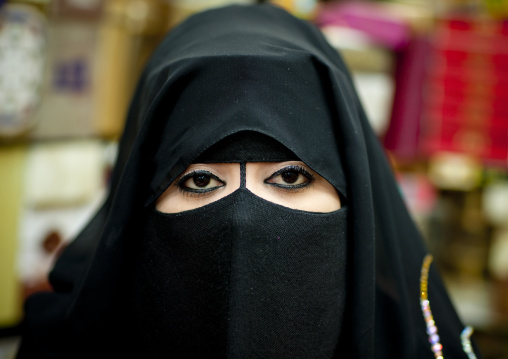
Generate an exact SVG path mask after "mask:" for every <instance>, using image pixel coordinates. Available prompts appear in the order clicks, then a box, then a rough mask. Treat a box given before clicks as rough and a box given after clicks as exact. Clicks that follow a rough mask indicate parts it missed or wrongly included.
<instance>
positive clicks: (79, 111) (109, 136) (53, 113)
mask: <svg viewBox="0 0 508 359" xmlns="http://www.w3.org/2000/svg"><path fill="white" fill-rule="evenodd" d="M249 2H254V0H235V1H231V0H32V1H28V0H26V1H14V0H12V1H6V0H3V1H2V0H0V359H4V358H5V359H6V358H12V357H13V356H14V353H15V350H16V346H17V344H18V337H17V335H18V324H19V322H20V320H21V318H22V305H23V301H24V299H25V298H26V296H27V295H29V294H31V293H33V292H36V291H42V290H50V287H49V285H48V283H47V281H46V274H47V272H48V270H49V269H50V268H51V266H52V263H53V261H54V258H55V257H56V256H57V255H58V253H59V251H60V250H61V249H62V248H64V247H65V245H66V243H68V241H70V240H72V238H73V237H74V236H75V235H76V234H77V232H79V230H80V229H81V228H82V227H83V226H84V224H85V223H86V222H87V221H88V219H89V218H90V216H91V215H92V214H93V213H94V211H95V210H96V209H97V207H98V206H99V205H100V204H101V202H102V200H103V198H104V193H105V191H106V188H107V185H108V179H109V173H110V171H111V167H112V165H113V162H114V160H115V154H116V146H117V141H118V139H119V136H120V135H121V131H122V127H123V121H124V118H125V115H126V110H127V106H128V103H129V101H130V97H131V94H132V91H133V88H134V86H135V84H136V81H137V79H138V76H139V73H140V71H141V69H142V67H143V65H144V62H145V60H146V58H147V57H148V56H149V54H150V53H151V51H152V50H153V49H154V47H155V46H156V45H157V44H158V42H159V41H160V40H161V38H162V36H163V35H164V34H165V33H167V32H168V31H171V29H172V28H173V27H174V26H175V25H176V24H178V23H179V22H180V21H182V20H183V19H185V18H186V17H187V16H189V15H190V14H192V13H195V12H197V11H200V10H204V9H207V8H212V7H216V6H221V5H226V4H230V3H249ZM265 2H271V3H272V4H274V5H277V6H281V7H283V8H285V9H287V10H288V11H289V12H291V13H293V14H294V15H295V16H298V17H300V18H303V19H305V20H306V21H309V22H312V23H314V24H315V25H316V26H317V27H319V29H321V30H322V32H323V33H324V35H325V36H326V37H327V39H328V40H329V42H330V44H331V45H332V46H333V47H334V48H336V49H337V51H340V52H341V53H342V55H343V57H344V59H345V61H346V63H347V64H348V65H349V67H350V69H351V70H352V72H353V76H354V81H355V83H356V86H357V89H358V91H359V94H360V97H361V100H362V102H363V104H364V106H365V108H366V111H367V113H368V115H369V119H370V121H371V123H372V126H373V128H374V130H375V131H376V133H377V135H378V137H379V139H380V141H381V142H382V144H383V145H384V147H385V149H386V152H387V155H388V156H389V159H390V161H391V163H392V164H393V168H394V170H395V172H396V175H397V179H398V183H399V185H400V190H401V193H402V194H403V196H404V199H405V200H406V203H407V206H408V208H409V210H410V212H411V214H412V215H413V217H414V219H415V220H416V222H417V224H418V225H419V226H420V228H421V230H422V233H423V234H424V236H425V239H426V241H427V244H428V246H429V249H430V250H431V252H432V253H433V254H434V257H435V263H436V265H437V266H438V267H439V269H440V270H441V273H442V274H443V276H444V279H445V283H446V285H447V287H448V289H449V293H450V295H451V297H452V300H453V302H454V303H455V305H456V308H457V310H458V312H459V315H460V316H461V318H462V320H463V322H464V323H465V324H466V325H471V326H473V327H474V329H475V332H474V335H473V336H474V338H475V340H476V341H477V343H478V345H479V347H480V349H481V351H482V354H483V356H484V358H486V359H499V358H504V359H506V358H508V21H507V20H508V0H399V1H380V0H379V1H373V0H371V1H367V0H361V1H360V0H356V1H354V0H353V1H351V0H349V1H339V0H328V1H324V0H321V1H320V0H273V1H268V0H266V1H265Z"/></svg>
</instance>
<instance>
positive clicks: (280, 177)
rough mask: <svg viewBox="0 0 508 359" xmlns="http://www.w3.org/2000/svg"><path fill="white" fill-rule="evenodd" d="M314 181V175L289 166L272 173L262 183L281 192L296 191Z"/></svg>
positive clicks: (304, 169)
mask: <svg viewBox="0 0 508 359" xmlns="http://www.w3.org/2000/svg"><path fill="white" fill-rule="evenodd" d="M314 180H315V177H314V175H313V174H312V173H310V172H309V171H308V170H307V169H306V168H304V167H302V166H299V165H290V166H286V167H283V168H281V169H279V170H277V171H276V172H274V173H273V174H272V175H270V177H268V178H267V179H265V180H264V183H265V184H268V185H270V186H274V187H277V188H280V189H283V190H287V191H296V190H300V189H303V188H305V187H308V186H310V185H311V184H312V183H313V182H314ZM302 181H303V182H302Z"/></svg>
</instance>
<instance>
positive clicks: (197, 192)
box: [176, 170, 226, 196]
mask: <svg viewBox="0 0 508 359" xmlns="http://www.w3.org/2000/svg"><path fill="white" fill-rule="evenodd" d="M196 175H206V176H208V177H209V178H210V179H214V180H216V181H217V182H220V183H221V184H222V185H221V186H216V187H211V188H203V189H197V188H189V187H186V186H185V182H187V181H188V180H189V179H191V178H192V177H194V176H196ZM176 185H177V186H178V190H179V191H181V192H182V193H183V194H185V195H188V196H206V195H208V194H211V193H212V192H213V191H215V190H216V189H217V188H220V187H223V186H225V185H226V182H225V181H223V180H221V179H220V178H219V177H217V176H216V175H214V174H213V173H211V172H209V171H203V170H197V171H192V172H190V173H187V174H186V175H184V176H182V177H181V178H180V179H179V180H178V181H177V183H176Z"/></svg>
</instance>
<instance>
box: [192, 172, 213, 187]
mask: <svg viewBox="0 0 508 359" xmlns="http://www.w3.org/2000/svg"><path fill="white" fill-rule="evenodd" d="M193 179H194V184H195V185H196V186H198V187H205V186H207V185H208V184H209V183H210V177H208V176H207V175H195V176H194V177H193Z"/></svg>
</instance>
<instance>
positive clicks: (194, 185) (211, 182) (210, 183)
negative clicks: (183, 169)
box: [178, 171, 226, 193]
mask: <svg viewBox="0 0 508 359" xmlns="http://www.w3.org/2000/svg"><path fill="white" fill-rule="evenodd" d="M225 185H226V182H224V181H223V180H221V179H220V178H219V177H217V176H216V175H214V174H213V173H211V172H208V171H193V172H191V173H188V174H186V175H184V176H182V178H180V179H179V180H178V187H179V188H180V189H181V190H182V191H184V192H192V193H206V192H211V191H215V190H216V189H218V188H221V187H224V186H225Z"/></svg>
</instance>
